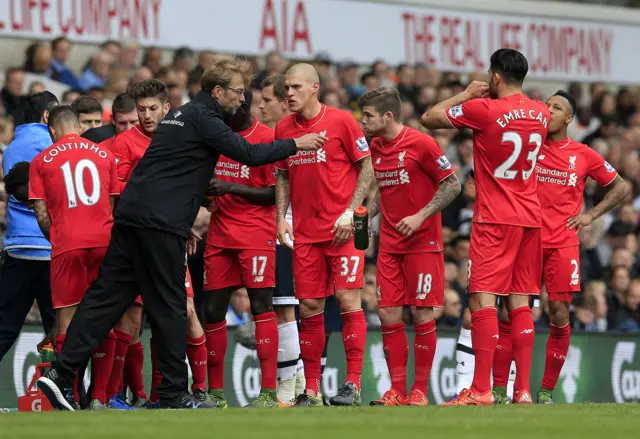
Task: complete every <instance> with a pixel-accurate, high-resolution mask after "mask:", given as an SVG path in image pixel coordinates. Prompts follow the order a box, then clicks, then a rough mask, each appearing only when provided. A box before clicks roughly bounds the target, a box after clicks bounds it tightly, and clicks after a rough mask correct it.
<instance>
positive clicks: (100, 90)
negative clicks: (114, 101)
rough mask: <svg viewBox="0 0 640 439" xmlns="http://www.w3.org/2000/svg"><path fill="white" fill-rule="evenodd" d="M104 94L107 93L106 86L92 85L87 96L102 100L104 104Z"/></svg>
mask: <svg viewBox="0 0 640 439" xmlns="http://www.w3.org/2000/svg"><path fill="white" fill-rule="evenodd" d="M104 95H105V91H104V87H98V86H96V87H91V88H90V89H89V90H87V96H89V97H90V98H93V99H95V100H96V101H98V102H100V104H101V105H102V102H103V101H104Z"/></svg>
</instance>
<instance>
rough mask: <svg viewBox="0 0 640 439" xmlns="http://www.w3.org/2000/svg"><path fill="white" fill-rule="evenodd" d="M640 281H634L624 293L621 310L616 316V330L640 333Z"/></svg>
mask: <svg viewBox="0 0 640 439" xmlns="http://www.w3.org/2000/svg"><path fill="white" fill-rule="evenodd" d="M639 305H640V279H634V280H632V281H631V283H630V284H629V288H628V289H627V290H626V291H625V292H624V295H623V300H622V302H621V306H620V308H619V309H618V310H617V311H616V313H615V315H614V323H615V328H616V329H617V330H619V331H623V332H640V312H639V310H638V306H639Z"/></svg>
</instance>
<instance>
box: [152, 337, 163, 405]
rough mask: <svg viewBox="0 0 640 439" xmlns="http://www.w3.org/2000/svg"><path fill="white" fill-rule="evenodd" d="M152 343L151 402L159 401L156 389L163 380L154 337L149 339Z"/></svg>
mask: <svg viewBox="0 0 640 439" xmlns="http://www.w3.org/2000/svg"><path fill="white" fill-rule="evenodd" d="M149 344H150V345H151V392H150V393H149V402H151V403H155V402H158V394H157V393H156V389H157V388H158V386H159V385H160V383H161V382H162V375H161V374H160V371H159V370H158V359H157V358H156V350H155V348H154V346H153V337H152V338H150V339H149Z"/></svg>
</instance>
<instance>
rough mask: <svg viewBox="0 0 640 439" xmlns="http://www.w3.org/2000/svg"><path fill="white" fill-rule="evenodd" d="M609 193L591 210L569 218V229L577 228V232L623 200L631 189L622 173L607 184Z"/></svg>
mask: <svg viewBox="0 0 640 439" xmlns="http://www.w3.org/2000/svg"><path fill="white" fill-rule="evenodd" d="M606 188H607V193H606V195H605V196H604V198H603V199H602V201H600V202H599V203H598V204H596V205H595V206H594V207H593V208H592V209H591V210H589V211H588V212H585V213H581V214H580V215H576V216H574V217H571V218H569V219H568V220H567V227H568V228H569V229H576V233H577V232H578V231H579V230H580V229H581V228H583V227H586V226H588V225H589V224H591V223H592V222H593V221H594V220H596V219H598V218H600V217H601V216H602V215H604V214H605V213H607V212H609V211H610V210H611V209H613V208H614V207H616V206H617V205H618V204H620V203H621V202H622V200H624V199H625V198H627V196H628V195H629V193H630V192H631V189H630V188H629V185H628V184H627V182H625V181H624V179H623V178H622V177H620V175H617V176H616V178H614V179H613V181H612V182H611V183H610V184H608V185H607V186H606Z"/></svg>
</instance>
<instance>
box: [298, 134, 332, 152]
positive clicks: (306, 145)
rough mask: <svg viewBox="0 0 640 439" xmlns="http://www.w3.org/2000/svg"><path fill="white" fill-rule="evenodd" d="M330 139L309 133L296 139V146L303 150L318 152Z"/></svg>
mask: <svg viewBox="0 0 640 439" xmlns="http://www.w3.org/2000/svg"><path fill="white" fill-rule="evenodd" d="M327 140H328V139H327V137H326V136H324V135H323V134H316V133H309V134H305V135H304V136H302V137H298V138H297V139H295V142H296V146H297V147H298V149H302V150H307V151H309V150H311V151H312V150H316V149H318V148H320V147H321V146H322V145H324V142H326V141H327Z"/></svg>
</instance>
